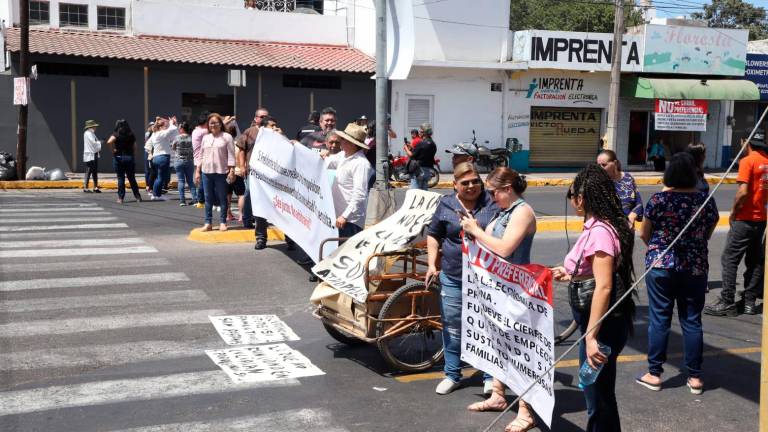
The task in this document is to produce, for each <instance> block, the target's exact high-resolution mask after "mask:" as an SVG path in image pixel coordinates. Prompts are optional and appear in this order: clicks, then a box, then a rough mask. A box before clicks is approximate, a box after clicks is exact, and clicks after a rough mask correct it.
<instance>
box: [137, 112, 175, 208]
mask: <svg viewBox="0 0 768 432" xmlns="http://www.w3.org/2000/svg"><path fill="white" fill-rule="evenodd" d="M178 134H179V130H178V128H177V127H176V117H171V118H170V119H164V118H161V117H157V118H156V119H155V126H154V127H153V130H152V136H151V137H149V140H148V141H147V143H146V144H144V149H145V150H147V152H148V153H149V154H151V155H152V177H154V180H155V181H154V184H153V185H152V194H151V195H150V197H149V198H150V199H151V200H152V201H155V200H157V201H167V198H166V197H164V196H163V189H164V183H165V178H166V176H169V175H170V172H171V171H170V170H171V167H170V162H171V143H172V142H173V140H174V138H176V136H177V135H178Z"/></svg>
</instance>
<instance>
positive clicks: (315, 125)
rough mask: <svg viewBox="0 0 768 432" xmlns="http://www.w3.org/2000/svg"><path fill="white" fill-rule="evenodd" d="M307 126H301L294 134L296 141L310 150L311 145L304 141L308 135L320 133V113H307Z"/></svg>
mask: <svg viewBox="0 0 768 432" xmlns="http://www.w3.org/2000/svg"><path fill="white" fill-rule="evenodd" d="M307 122H308V123H307V124H305V125H304V126H302V127H301V128H300V129H299V131H298V132H296V141H299V142H300V143H302V144H304V146H305V147H310V148H312V143H311V142H309V140H306V141H305V138H306V137H308V136H309V135H311V134H313V132H318V131H321V130H322V128H321V127H320V125H319V123H320V113H319V112H317V111H312V112H311V113H309V118H308V119H307Z"/></svg>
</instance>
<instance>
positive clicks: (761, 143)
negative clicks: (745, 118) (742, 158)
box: [749, 132, 768, 149]
mask: <svg viewBox="0 0 768 432" xmlns="http://www.w3.org/2000/svg"><path fill="white" fill-rule="evenodd" d="M749 144H751V145H752V146H754V147H760V148H762V149H768V145H766V144H765V134H764V133H762V132H755V134H754V135H752V139H751V140H749Z"/></svg>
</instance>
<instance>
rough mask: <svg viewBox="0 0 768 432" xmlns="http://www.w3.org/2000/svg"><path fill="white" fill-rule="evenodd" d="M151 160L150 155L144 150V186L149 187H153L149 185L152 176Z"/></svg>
mask: <svg viewBox="0 0 768 432" xmlns="http://www.w3.org/2000/svg"><path fill="white" fill-rule="evenodd" d="M150 161H151V159H150V157H149V153H147V151H146V150H144V184H145V185H146V186H147V187H152V185H151V184H149V178H150V177H151V176H152V167H151V166H150V163H149V162H150Z"/></svg>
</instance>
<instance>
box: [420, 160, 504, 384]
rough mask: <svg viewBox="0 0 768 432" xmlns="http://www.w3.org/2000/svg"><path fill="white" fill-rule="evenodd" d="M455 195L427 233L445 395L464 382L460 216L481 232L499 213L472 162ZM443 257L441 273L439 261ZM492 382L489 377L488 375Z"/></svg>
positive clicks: (458, 171)
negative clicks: (437, 286) (440, 331)
mask: <svg viewBox="0 0 768 432" xmlns="http://www.w3.org/2000/svg"><path fill="white" fill-rule="evenodd" d="M453 179H454V180H453V188H454V190H455V192H454V193H453V194H451V195H445V196H443V197H442V198H440V202H439V203H438V204H437V208H436V209H435V213H434V215H433V216H432V222H430V224H429V228H428V230H427V262H428V269H427V273H426V277H425V282H426V283H427V284H429V283H430V282H431V281H432V280H433V279H434V277H436V276H439V278H440V286H441V289H440V315H441V317H442V318H441V319H442V323H443V346H444V347H445V351H444V352H445V365H444V366H443V371H444V372H445V378H444V379H443V380H442V381H441V382H440V383H439V384H438V385H437V388H435V392H436V393H437V394H441V395H445V394H448V393H450V392H452V391H454V390H456V389H457V388H458V387H459V383H460V380H461V360H460V356H461V270H462V264H461V261H462V254H461V249H462V244H461V230H462V228H461V219H460V216H459V215H460V214H467V215H472V217H473V218H474V219H475V220H476V221H477V222H476V223H477V225H478V226H479V227H480V228H481V229H485V227H486V226H488V223H489V222H490V221H491V219H492V218H493V217H494V215H495V214H496V213H497V212H498V211H499V207H498V206H497V205H496V204H495V203H494V202H493V199H492V198H491V196H490V195H489V194H487V193H486V192H485V191H484V190H483V180H482V179H481V178H480V174H478V172H477V169H476V168H475V166H474V165H472V164H470V163H462V164H459V165H456V167H455V168H454V169H453ZM438 257H440V267H439V268H440V269H441V270H440V271H438V265H437V258H438ZM486 378H487V379H490V377H489V376H486Z"/></svg>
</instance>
